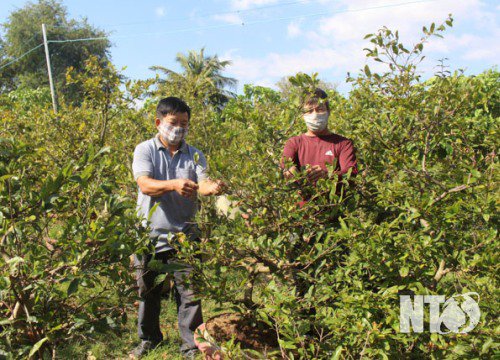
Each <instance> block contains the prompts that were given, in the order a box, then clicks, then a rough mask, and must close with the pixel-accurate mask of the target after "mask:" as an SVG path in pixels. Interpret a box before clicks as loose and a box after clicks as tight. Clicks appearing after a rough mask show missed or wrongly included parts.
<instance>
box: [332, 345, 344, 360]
mask: <svg viewBox="0 0 500 360" xmlns="http://www.w3.org/2000/svg"><path fill="white" fill-rule="evenodd" d="M340 355H342V345H339V346H337V348H336V349H335V352H334V353H333V355H332V360H338V359H340Z"/></svg>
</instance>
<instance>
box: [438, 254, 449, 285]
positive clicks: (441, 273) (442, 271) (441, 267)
mask: <svg viewBox="0 0 500 360" xmlns="http://www.w3.org/2000/svg"><path fill="white" fill-rule="evenodd" d="M444 266H445V262H444V260H441V262H440V263H439V268H438V269H437V271H436V275H434V281H436V283H437V282H439V280H441V278H442V277H443V276H445V275H446V274H448V273H449V272H450V271H451V269H445V267H444Z"/></svg>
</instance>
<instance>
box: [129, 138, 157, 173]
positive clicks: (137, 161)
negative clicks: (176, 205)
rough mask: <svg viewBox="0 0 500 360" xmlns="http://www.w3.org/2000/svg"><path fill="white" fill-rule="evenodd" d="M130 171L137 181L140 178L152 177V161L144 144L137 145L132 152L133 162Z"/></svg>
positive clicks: (149, 152)
mask: <svg viewBox="0 0 500 360" xmlns="http://www.w3.org/2000/svg"><path fill="white" fill-rule="evenodd" d="M132 171H133V173H134V179H135V180H137V179H138V178H139V177H140V176H149V177H153V175H154V171H153V159H152V158H151V151H149V148H148V147H147V146H144V144H139V145H137V146H136V148H135V150H134V160H133V162H132Z"/></svg>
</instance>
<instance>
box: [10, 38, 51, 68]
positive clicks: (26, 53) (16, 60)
mask: <svg viewBox="0 0 500 360" xmlns="http://www.w3.org/2000/svg"><path fill="white" fill-rule="evenodd" d="M42 46H43V43H41V44H39V45H37V46H35V47H34V48H32V49H30V50H28V51H26V52H25V53H24V54H22V55H21V56H19V57H17V58H15V59H13V60H11V61H9V62H8V63H6V64H4V65H2V66H0V70H2V69H4V68H6V67H7V66H9V65H12V64H14V63H16V62H18V61H19V60H21V59H22V58H24V57H25V56H27V55H28V54H31V53H32V52H33V51H35V50H36V49H38V48H40V47H42Z"/></svg>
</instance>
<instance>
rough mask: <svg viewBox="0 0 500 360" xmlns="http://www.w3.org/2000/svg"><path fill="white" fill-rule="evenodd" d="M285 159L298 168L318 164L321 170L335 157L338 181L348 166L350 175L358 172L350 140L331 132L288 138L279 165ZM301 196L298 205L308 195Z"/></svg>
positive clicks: (302, 202)
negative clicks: (350, 171)
mask: <svg viewBox="0 0 500 360" xmlns="http://www.w3.org/2000/svg"><path fill="white" fill-rule="evenodd" d="M286 159H289V160H291V161H292V162H293V163H294V164H295V166H296V167H297V169H299V170H300V169H302V168H303V167H305V166H306V165H311V166H314V165H319V166H321V168H322V169H323V170H327V168H326V164H332V163H333V162H334V160H335V159H337V166H336V167H335V170H337V171H339V170H340V171H339V181H340V180H341V178H342V174H345V173H347V171H348V170H349V169H350V168H352V173H351V175H356V174H357V173H358V167H357V164H356V154H355V149H354V146H353V144H352V141H351V140H349V139H347V138H345V137H343V136H340V135H337V134H333V133H332V134H329V135H322V136H307V135H305V134H302V135H299V136H294V137H292V138H290V139H288V141H287V142H286V143H285V148H284V150H283V157H282V161H281V166H283V167H284V165H285V164H284V163H285V160H286ZM337 192H340V184H338V186H337ZM302 198H303V201H301V202H299V203H298V205H299V207H302V206H304V204H305V203H306V202H307V200H308V196H305V195H304V194H303V195H302Z"/></svg>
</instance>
